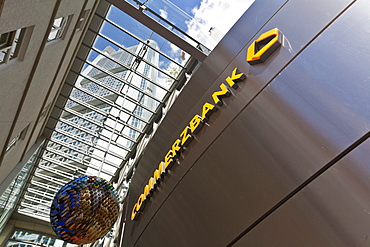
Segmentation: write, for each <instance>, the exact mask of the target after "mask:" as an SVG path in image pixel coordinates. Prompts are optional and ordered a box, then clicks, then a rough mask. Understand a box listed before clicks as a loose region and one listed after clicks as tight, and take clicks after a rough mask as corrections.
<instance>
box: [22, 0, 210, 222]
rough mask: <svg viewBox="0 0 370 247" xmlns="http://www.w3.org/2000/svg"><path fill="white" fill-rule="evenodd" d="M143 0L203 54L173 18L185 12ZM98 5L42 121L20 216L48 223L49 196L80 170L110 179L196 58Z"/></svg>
mask: <svg viewBox="0 0 370 247" xmlns="http://www.w3.org/2000/svg"><path fill="white" fill-rule="evenodd" d="M128 2H131V3H132V4H139V5H140V6H141V8H142V7H143V6H144V5H143V4H142V3H140V1H128ZM145 2H146V5H145V9H146V10H148V11H147V12H146V13H148V16H150V17H151V18H153V19H155V20H156V21H158V22H160V23H163V26H164V27H165V28H168V29H171V31H173V32H174V33H175V34H176V35H178V36H179V37H181V38H182V39H184V40H187V41H186V42H189V43H191V45H192V46H194V47H197V48H199V49H202V51H206V52H207V49H205V48H204V47H203V48H200V47H201V44H200V43H198V42H197V41H196V40H194V39H192V38H191V37H188V36H186V33H185V31H186V30H184V27H181V26H177V24H179V23H184V20H179V19H178V17H179V16H180V17H181V16H182V17H183V18H185V19H186V18H189V16H188V15H186V14H185V13H183V12H181V10H179V9H178V8H176V6H174V5H173V4H171V3H170V2H168V1H164V0H162V1H145ZM158 4H163V5H162V7H161V6H159V5H158ZM100 5H101V6H99V8H98V10H97V12H96V13H95V14H94V16H93V20H92V22H91V23H92V24H91V25H90V27H89V28H88V30H87V33H86V34H85V39H84V40H83V42H82V44H81V48H80V51H79V52H78V54H77V57H76V58H75V61H74V64H73V65H72V68H71V70H70V72H69V74H68V76H67V79H66V81H65V84H64V87H63V89H62V91H61V93H60V95H59V98H58V100H57V103H56V105H55V106H54V109H53V111H52V115H51V117H50V119H49V120H48V123H47V126H46V130H45V135H46V136H47V140H46V142H44V144H43V146H42V149H41V152H40V154H39V155H38V158H37V161H36V163H35V166H34V168H33V170H32V174H31V179H30V180H29V182H28V183H27V185H26V188H25V189H24V190H23V193H22V195H21V196H22V199H21V200H20V202H19V204H18V212H19V213H21V214H24V215H28V216H32V217H35V218H38V219H41V220H45V221H49V211H50V205H51V201H52V199H53V198H54V195H55V193H56V192H57V191H58V190H59V189H60V188H61V187H62V186H63V185H64V184H65V183H67V182H68V181H70V180H71V179H74V178H76V177H79V176H82V175H91V176H99V177H102V178H105V179H107V180H111V181H112V180H113V178H115V176H117V174H118V172H119V171H120V170H122V169H127V166H128V165H129V162H128V160H129V159H130V158H132V157H133V156H135V154H136V153H137V152H138V145H139V144H140V143H142V142H143V140H144V139H145V138H147V137H148V136H149V135H150V134H151V133H152V131H153V125H155V124H156V123H158V122H159V121H160V119H161V117H162V113H163V107H165V106H166V104H167V107H168V103H169V99H170V98H171V97H172V98H173V95H174V92H175V91H176V90H175V89H176V88H177V89H179V88H180V87H181V85H183V84H184V83H185V82H186V78H187V77H188V76H189V74H191V70H192V69H193V68H194V66H195V65H196V64H198V62H197V61H196V60H195V59H194V58H192V57H191V56H190V55H189V54H187V53H185V52H184V51H183V50H181V49H180V48H179V47H177V46H175V45H174V44H173V43H171V42H169V41H168V40H167V39H166V38H164V37H162V36H160V35H158V34H157V33H156V32H155V31H153V30H150V29H148V28H147V27H146V26H144V25H143V24H141V23H139V22H138V21H136V20H135V19H133V18H132V17H130V16H129V15H127V14H125V13H123V12H122V11H121V10H119V9H118V8H116V7H114V6H111V5H109V4H108V3H106V2H102V3H101V4H100ZM166 10H168V11H167V12H168V14H165V12H166ZM164 11H165V12H164ZM175 12H176V13H181V15H178V14H176V15H173V13H175ZM170 13H172V14H170ZM174 18H177V19H174ZM97 23H98V24H97Z"/></svg>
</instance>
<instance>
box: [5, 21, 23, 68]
mask: <svg viewBox="0 0 370 247" xmlns="http://www.w3.org/2000/svg"><path fill="white" fill-rule="evenodd" d="M25 31H26V28H21V29H18V30H15V31H11V32H8V33H2V34H0V64H4V63H8V62H9V61H10V60H11V59H14V58H16V57H17V56H18V54H19V50H20V47H21V43H22V39H23V36H24V33H25Z"/></svg>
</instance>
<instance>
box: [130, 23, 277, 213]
mask: <svg viewBox="0 0 370 247" xmlns="http://www.w3.org/2000/svg"><path fill="white" fill-rule="evenodd" d="M281 40H282V34H281V33H280V32H279V30H278V29H276V28H275V29H272V30H270V31H268V32H266V33H264V34H262V35H261V36H260V37H259V38H258V39H257V40H255V41H254V42H253V44H252V45H251V46H249V48H248V51H247V61H248V63H249V64H251V65H253V64H257V63H262V62H264V61H265V60H266V59H267V58H268V57H269V56H270V55H271V54H272V53H273V52H274V51H275V50H276V48H278V47H279V46H280V45H281ZM246 78H247V77H246V75H245V74H244V73H239V72H238V69H237V68H235V69H234V70H233V71H232V72H231V76H228V77H227V78H226V79H225V82H223V83H221V84H220V90H219V91H216V92H213V93H212V95H211V97H212V100H213V103H209V102H205V103H204V104H203V106H202V108H201V109H200V112H199V114H195V115H194V117H193V118H192V119H191V120H190V121H189V124H188V125H187V126H186V127H185V128H184V129H183V130H182V131H181V133H180V135H179V137H178V138H177V139H176V140H175V141H174V142H173V144H172V146H171V148H170V149H169V150H168V152H167V153H166V155H165V156H164V157H163V160H162V161H161V162H160V163H159V164H158V167H157V169H156V170H155V171H154V172H153V176H152V177H150V178H149V180H148V183H147V184H146V185H145V187H144V190H143V193H142V194H141V195H140V196H139V198H138V199H137V202H136V203H135V205H134V207H133V208H132V211H131V220H136V219H138V217H139V214H140V212H141V211H143V209H144V207H145V203H146V202H147V201H148V200H149V198H150V197H151V196H152V195H153V193H154V192H155V191H156V189H157V186H158V185H159V183H160V182H161V181H162V180H163V178H164V177H165V175H166V174H167V173H168V171H169V170H170V169H171V167H172V166H173V165H174V164H175V163H176V160H177V159H178V157H179V156H180V154H181V153H182V152H184V150H185V149H184V148H185V147H187V146H188V145H189V144H190V143H191V142H192V141H193V139H194V136H195V135H197V134H198V133H199V131H200V130H201V129H202V128H203V126H204V124H205V123H207V122H208V121H209V119H210V116H211V115H212V113H213V112H215V111H217V110H218V108H217V106H222V105H223V101H222V98H225V97H229V96H230V95H231V88H232V89H236V88H238V85H237V83H239V82H242V81H244V80H245V79H246Z"/></svg>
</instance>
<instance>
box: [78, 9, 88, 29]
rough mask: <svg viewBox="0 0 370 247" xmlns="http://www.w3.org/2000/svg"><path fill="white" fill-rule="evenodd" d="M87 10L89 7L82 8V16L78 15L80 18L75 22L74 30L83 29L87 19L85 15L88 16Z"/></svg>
mask: <svg viewBox="0 0 370 247" xmlns="http://www.w3.org/2000/svg"><path fill="white" fill-rule="evenodd" d="M89 12H90V10H89V9H87V10H84V12H83V13H82V16H81V17H80V20H79V21H78V23H77V27H76V31H81V30H82V29H83V27H84V26H85V23H86V21H87V17H88V16H89Z"/></svg>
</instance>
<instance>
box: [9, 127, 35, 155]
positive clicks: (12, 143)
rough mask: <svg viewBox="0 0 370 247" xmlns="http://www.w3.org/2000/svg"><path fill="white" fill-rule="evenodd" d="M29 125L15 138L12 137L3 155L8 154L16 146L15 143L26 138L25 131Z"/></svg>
mask: <svg viewBox="0 0 370 247" xmlns="http://www.w3.org/2000/svg"><path fill="white" fill-rule="evenodd" d="M29 126H30V125H27V127H26V128H24V129H23V130H22V131H21V132H20V133H19V134H18V135H17V136H16V137H14V138H13V139H12V140H11V141H10V142H9V144H8V146H7V147H6V150H5V154H7V153H9V152H10V151H11V150H12V149H13V148H14V147H15V145H17V143H18V142H19V141H21V140H24V138H25V137H26V134H27V130H28V127H29Z"/></svg>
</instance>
